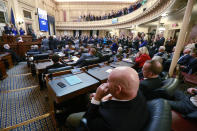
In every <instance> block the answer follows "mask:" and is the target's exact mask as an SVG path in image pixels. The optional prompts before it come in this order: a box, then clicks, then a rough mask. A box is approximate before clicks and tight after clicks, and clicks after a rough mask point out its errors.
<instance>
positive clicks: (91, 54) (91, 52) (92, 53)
mask: <svg viewBox="0 0 197 131" xmlns="http://www.w3.org/2000/svg"><path fill="white" fill-rule="evenodd" d="M95 54H96V49H95V48H90V49H89V52H88V53H84V54H82V56H81V57H80V58H79V59H78V60H77V62H76V65H80V64H82V62H84V60H85V59H87V58H93V57H95Z"/></svg>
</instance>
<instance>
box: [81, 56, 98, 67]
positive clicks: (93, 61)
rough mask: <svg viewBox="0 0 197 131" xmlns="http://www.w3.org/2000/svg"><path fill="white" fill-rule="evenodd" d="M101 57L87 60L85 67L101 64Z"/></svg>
mask: <svg viewBox="0 0 197 131" xmlns="http://www.w3.org/2000/svg"><path fill="white" fill-rule="evenodd" d="M99 60H100V59H99V57H94V58H87V59H85V61H84V62H85V63H84V64H85V66H87V65H92V64H97V63H99Z"/></svg>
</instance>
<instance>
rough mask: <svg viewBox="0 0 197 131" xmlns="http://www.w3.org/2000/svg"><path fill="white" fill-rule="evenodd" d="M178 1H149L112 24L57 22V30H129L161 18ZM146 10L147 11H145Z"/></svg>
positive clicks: (110, 21) (101, 21)
mask: <svg viewBox="0 0 197 131" xmlns="http://www.w3.org/2000/svg"><path fill="white" fill-rule="evenodd" d="M175 1H176V0H149V1H147V3H146V4H144V5H143V6H141V7H140V8H139V9H137V10H135V11H134V12H132V13H130V14H127V15H124V16H121V17H118V21H117V23H115V24H112V19H108V20H100V21H87V22H58V21H57V22H56V29H57V30H101V29H110V28H127V27H131V26H132V25H139V24H143V23H145V22H148V21H151V20H153V19H155V18H157V17H159V16H160V15H161V14H162V13H163V12H164V11H165V10H167V9H168V8H170V7H171V6H172V5H173V3H174V2H175ZM145 8H146V10H145Z"/></svg>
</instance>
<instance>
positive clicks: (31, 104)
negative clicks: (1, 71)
mask: <svg viewBox="0 0 197 131" xmlns="http://www.w3.org/2000/svg"><path fill="white" fill-rule="evenodd" d="M7 74H8V77H7V78H6V79H4V80H2V81H0V130H1V129H3V128H6V127H9V126H14V125H16V124H19V123H22V122H24V121H27V120H30V119H32V118H35V117H38V116H41V115H44V114H46V113H48V112H49V107H48V102H46V101H45V99H44V97H43V96H44V93H45V92H41V91H40V90H39V87H38V81H37V79H36V78H35V77H32V76H31V74H30V70H29V69H28V67H27V64H26V63H25V62H21V63H19V64H18V65H17V66H15V67H13V68H12V69H9V70H8V71H7ZM13 130H17V131H21V130H28V131H29V130H30V131H31V130H32V131H35V130H39V131H48V130H49V131H53V130H55V129H54V127H53V124H52V120H51V117H47V118H44V119H41V120H38V121H34V122H32V123H30V124H28V125H25V126H21V127H18V128H15V129H13Z"/></svg>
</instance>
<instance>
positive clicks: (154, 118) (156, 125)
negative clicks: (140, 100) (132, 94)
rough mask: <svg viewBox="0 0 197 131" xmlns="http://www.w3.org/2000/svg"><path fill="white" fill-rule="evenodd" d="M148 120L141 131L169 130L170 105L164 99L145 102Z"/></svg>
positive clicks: (170, 120) (170, 118) (170, 121)
mask: <svg viewBox="0 0 197 131" xmlns="http://www.w3.org/2000/svg"><path fill="white" fill-rule="evenodd" d="M147 107H148V110H149V113H150V114H149V115H150V116H149V117H150V118H149V121H148V123H147V125H146V126H145V128H144V130H143V131H171V123H172V114H171V108H170V105H169V104H168V103H167V101H166V100H164V99H154V100H152V101H148V102H147Z"/></svg>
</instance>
